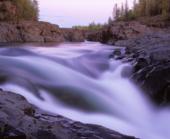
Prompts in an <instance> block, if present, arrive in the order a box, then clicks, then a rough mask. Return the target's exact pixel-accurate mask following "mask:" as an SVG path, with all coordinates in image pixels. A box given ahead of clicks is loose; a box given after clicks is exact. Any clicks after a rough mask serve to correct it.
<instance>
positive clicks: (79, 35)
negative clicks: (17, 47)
mask: <svg viewBox="0 0 170 139" xmlns="http://www.w3.org/2000/svg"><path fill="white" fill-rule="evenodd" d="M0 32H1V33H0V42H1V43H2V42H8V43H9V42H64V41H73V42H74V41H75V42H81V41H84V39H85V38H84V35H83V32H81V31H79V30H72V29H67V30H65V29H61V28H59V27H58V26H57V25H54V24H50V23H47V22H38V21H22V22H18V23H16V22H0Z"/></svg>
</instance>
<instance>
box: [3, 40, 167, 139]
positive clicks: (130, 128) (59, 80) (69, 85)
mask: <svg viewBox="0 0 170 139" xmlns="http://www.w3.org/2000/svg"><path fill="white" fill-rule="evenodd" d="M23 45H24V47H23ZM10 46H12V47H10ZM40 46H41V45H40V44H39V46H35V45H33V44H22V45H18V44H9V45H8V47H7V46H6V47H3V45H1V48H0V88H2V89H4V90H8V91H12V92H15V93H19V94H21V95H23V96H25V97H26V98H27V100H28V101H29V102H30V103H32V104H33V105H35V106H37V107H39V108H41V109H43V110H45V111H47V112H50V113H54V114H60V115H63V116H65V117H67V118H70V119H73V120H76V121H80V122H83V123H91V124H98V125H102V126H105V127H107V128H110V129H113V130H116V131H119V132H121V133H123V134H127V135H132V136H136V137H139V138H141V139H168V138H170V132H169V130H170V121H169V117H170V110H169V109H168V108H164V109H158V108H156V107H155V106H153V105H152V103H151V102H150V101H149V100H148V99H147V98H146V96H144V93H143V92H142V91H141V90H140V89H139V88H138V87H137V85H135V84H134V83H133V82H132V81H131V80H130V79H129V78H128V77H129V76H128V74H129V73H130V71H131V69H132V67H131V65H130V64H129V63H125V62H123V61H121V60H115V59H113V58H109V57H110V55H111V54H112V53H113V51H114V50H115V47H113V46H107V45H103V44H100V43H91V42H84V43H62V44H58V45H56V44H53V46H52V47H51V45H49V46H46V47H40ZM121 52H122V53H124V48H121Z"/></svg>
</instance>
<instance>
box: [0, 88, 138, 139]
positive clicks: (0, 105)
mask: <svg viewBox="0 0 170 139" xmlns="http://www.w3.org/2000/svg"><path fill="white" fill-rule="evenodd" d="M0 96H1V97H0V138H1V139H14V138H16V139H47V138H48V139H135V138H134V137H130V136H125V135H122V134H120V133H118V132H115V131H111V130H109V129H107V128H104V127H102V126H98V125H90V124H83V123H80V122H76V121H72V120H70V119H67V118H64V117H62V116H60V115H53V114H49V113H45V112H42V111H41V110H39V109H38V108H35V107H34V106H32V105H31V104H29V103H28V102H27V101H26V99H25V98H24V97H22V96H20V95H17V94H14V93H11V92H5V91H2V90H1V91H0Z"/></svg>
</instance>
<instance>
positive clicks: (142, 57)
mask: <svg viewBox="0 0 170 139" xmlns="http://www.w3.org/2000/svg"><path fill="white" fill-rule="evenodd" d="M115 45H116V46H124V47H126V54H127V57H128V58H129V59H131V60H132V63H133V65H134V74H133V79H135V81H137V82H138V84H139V85H140V86H141V87H142V88H143V89H144V90H145V92H146V94H147V95H148V96H150V98H151V99H152V100H154V101H155V102H156V103H157V104H159V105H167V104H170V33H151V34H146V35H143V36H141V37H137V38H135V39H130V40H126V41H118V42H117V43H116V44H115Z"/></svg>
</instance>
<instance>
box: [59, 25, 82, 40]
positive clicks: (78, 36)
mask: <svg viewBox="0 0 170 139" xmlns="http://www.w3.org/2000/svg"><path fill="white" fill-rule="evenodd" d="M62 32H63V35H64V39H65V41H69V42H83V41H84V40H85V35H84V32H83V31H82V30H78V29H71V28H67V29H66V28H62Z"/></svg>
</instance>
